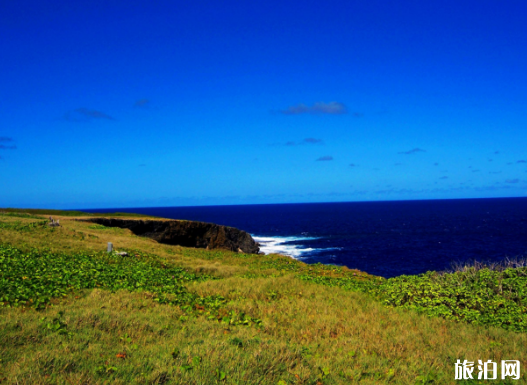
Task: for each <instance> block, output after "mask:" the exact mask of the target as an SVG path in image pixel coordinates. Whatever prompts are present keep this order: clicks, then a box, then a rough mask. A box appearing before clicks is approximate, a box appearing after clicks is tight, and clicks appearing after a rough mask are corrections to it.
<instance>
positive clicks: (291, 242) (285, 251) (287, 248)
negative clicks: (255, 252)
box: [252, 235, 340, 259]
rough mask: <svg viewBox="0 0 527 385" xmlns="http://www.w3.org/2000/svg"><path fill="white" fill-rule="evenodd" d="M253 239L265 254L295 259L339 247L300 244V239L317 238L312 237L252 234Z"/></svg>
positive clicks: (310, 239) (309, 239)
mask: <svg viewBox="0 0 527 385" xmlns="http://www.w3.org/2000/svg"><path fill="white" fill-rule="evenodd" d="M252 237H253V238H254V240H255V241H256V242H258V243H259V244H260V251H261V252H263V253H265V254H282V255H287V256H289V257H293V258H295V259H300V258H302V257H304V256H307V255H308V254H313V253H316V252H320V251H323V250H339V249H340V248H339V247H329V248H323V249H320V248H313V247H309V246H306V245H303V244H302V241H312V240H316V239H319V238H314V237H300V236H289V237H265V236H258V235H252Z"/></svg>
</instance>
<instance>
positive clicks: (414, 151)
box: [399, 147, 426, 155]
mask: <svg viewBox="0 0 527 385" xmlns="http://www.w3.org/2000/svg"><path fill="white" fill-rule="evenodd" d="M418 152H426V150H423V149H422V148H417V147H416V148H412V149H411V150H408V151H401V152H399V154H404V155H412V154H417V153H418Z"/></svg>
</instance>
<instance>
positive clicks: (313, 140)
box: [285, 138, 324, 146]
mask: <svg viewBox="0 0 527 385" xmlns="http://www.w3.org/2000/svg"><path fill="white" fill-rule="evenodd" d="M303 144H324V141H323V140H322V139H317V138H305V139H304V140H301V141H299V142H294V141H289V142H286V143H285V145H286V146H301V145H303Z"/></svg>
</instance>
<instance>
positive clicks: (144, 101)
mask: <svg viewBox="0 0 527 385" xmlns="http://www.w3.org/2000/svg"><path fill="white" fill-rule="evenodd" d="M149 104H150V99H139V100H137V101H136V102H135V103H134V107H146V106H148V105H149Z"/></svg>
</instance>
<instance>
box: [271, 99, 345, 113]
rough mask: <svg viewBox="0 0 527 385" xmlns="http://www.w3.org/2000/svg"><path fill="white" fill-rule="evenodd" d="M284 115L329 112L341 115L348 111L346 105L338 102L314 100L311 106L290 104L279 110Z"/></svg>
mask: <svg viewBox="0 0 527 385" xmlns="http://www.w3.org/2000/svg"><path fill="white" fill-rule="evenodd" d="M280 112H281V113H282V114H285V115H299V114H330V115H342V114H346V113H347V112H348V110H347V108H346V106H345V105H344V104H343V103H340V102H329V103H324V102H316V103H315V104H313V105H312V106H308V105H306V104H303V103H300V104H297V105H296V106H290V107H288V108H287V109H285V110H282V111H280Z"/></svg>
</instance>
